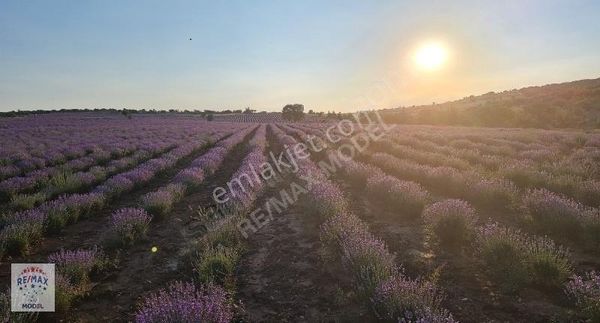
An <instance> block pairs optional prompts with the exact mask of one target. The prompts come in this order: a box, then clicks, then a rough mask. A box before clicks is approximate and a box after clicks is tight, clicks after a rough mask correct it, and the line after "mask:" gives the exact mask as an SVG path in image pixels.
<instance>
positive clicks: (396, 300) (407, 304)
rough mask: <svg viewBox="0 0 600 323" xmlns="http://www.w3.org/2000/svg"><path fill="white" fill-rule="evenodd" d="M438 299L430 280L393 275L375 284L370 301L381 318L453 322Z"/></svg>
mask: <svg viewBox="0 0 600 323" xmlns="http://www.w3.org/2000/svg"><path fill="white" fill-rule="evenodd" d="M442 300H443V296H442V294H441V293H440V292H439V291H438V289H437V287H436V286H435V285H434V284H433V283H431V282H426V281H420V280H411V279H409V278H406V277H404V276H402V275H395V276H394V277H391V278H390V279H389V280H386V281H385V282H383V283H382V284H381V285H380V286H378V287H377V289H376V290H375V293H374V296H373V299H372V302H373V306H374V309H375V312H376V314H377V316H378V318H379V319H381V320H383V321H384V322H432V323H434V322H435V323H442V322H443V323H451V322H456V321H455V320H454V318H452V315H451V314H450V313H449V312H448V311H447V310H445V309H443V308H442V306H441V302H442Z"/></svg>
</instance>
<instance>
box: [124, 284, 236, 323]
mask: <svg viewBox="0 0 600 323" xmlns="http://www.w3.org/2000/svg"><path fill="white" fill-rule="evenodd" d="M232 319H233V310H232V308H231V305H230V303H229V300H228V297H227V294H226V293H225V291H224V290H223V289H222V288H220V287H217V286H207V287H205V288H196V287H195V286H194V285H193V284H192V283H182V282H174V283H172V284H170V285H169V286H168V287H167V288H166V289H161V290H159V291H158V292H157V293H155V294H151V295H150V296H148V297H147V298H145V299H144V300H143V303H142V305H141V307H140V309H139V310H138V311H137V313H136V314H135V322H136V323H160V322H214V323H226V322H230V321H231V320H232Z"/></svg>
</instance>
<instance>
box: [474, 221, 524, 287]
mask: <svg viewBox="0 0 600 323" xmlns="http://www.w3.org/2000/svg"><path fill="white" fill-rule="evenodd" d="M476 246H477V248H478V251H479V255H480V257H481V259H482V260H483V262H484V263H485V265H486V267H487V268H488V270H489V271H490V273H491V275H492V277H493V278H494V279H495V280H496V281H497V282H499V284H500V287H501V288H502V289H504V290H505V291H507V292H514V291H516V290H518V289H520V288H522V287H523V286H524V285H525V284H526V283H527V281H528V273H527V266H526V264H525V263H524V261H523V260H524V259H526V258H527V249H526V241H525V238H524V237H523V236H522V235H521V234H520V232H518V231H515V230H511V229H508V228H505V227H501V226H500V225H498V224H497V223H493V224H488V225H486V226H484V227H482V228H480V230H479V232H478V237H477V242H476Z"/></svg>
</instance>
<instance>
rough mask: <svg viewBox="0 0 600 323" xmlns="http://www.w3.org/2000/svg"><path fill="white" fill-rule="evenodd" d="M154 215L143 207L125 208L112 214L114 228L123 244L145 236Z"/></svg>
mask: <svg viewBox="0 0 600 323" xmlns="http://www.w3.org/2000/svg"><path fill="white" fill-rule="evenodd" d="M151 219H152V217H151V216H150V215H149V214H148V213H146V211H145V210H143V209H136V208H124V209H120V210H117V211H115V212H114V213H113V214H112V219H111V220H112V228H113V231H114V232H115V233H116V234H117V236H118V238H119V239H120V241H121V242H122V243H123V244H131V243H133V242H134V241H136V240H138V239H140V238H143V237H144V236H145V235H146V231H148V227H149V225H150V220H151Z"/></svg>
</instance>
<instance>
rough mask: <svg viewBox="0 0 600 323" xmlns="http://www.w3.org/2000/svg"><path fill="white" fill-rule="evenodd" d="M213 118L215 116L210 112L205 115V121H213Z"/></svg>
mask: <svg viewBox="0 0 600 323" xmlns="http://www.w3.org/2000/svg"><path fill="white" fill-rule="evenodd" d="M214 118H215V117H214V116H213V115H212V113H209V114H207V115H206V120H207V121H213V119H214Z"/></svg>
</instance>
